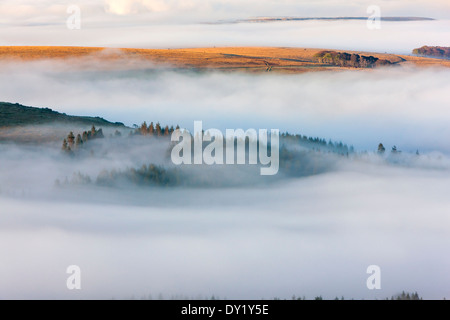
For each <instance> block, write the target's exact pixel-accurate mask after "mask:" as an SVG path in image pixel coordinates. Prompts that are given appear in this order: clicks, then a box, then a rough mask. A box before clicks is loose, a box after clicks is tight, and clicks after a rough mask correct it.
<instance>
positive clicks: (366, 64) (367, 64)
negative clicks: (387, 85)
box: [314, 51, 392, 68]
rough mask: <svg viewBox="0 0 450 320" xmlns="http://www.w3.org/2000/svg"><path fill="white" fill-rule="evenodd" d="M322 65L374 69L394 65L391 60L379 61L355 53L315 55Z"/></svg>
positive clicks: (322, 53) (320, 53) (325, 52)
mask: <svg viewBox="0 0 450 320" xmlns="http://www.w3.org/2000/svg"><path fill="white" fill-rule="evenodd" d="M314 57H315V58H317V59H318V61H319V62H320V63H326V64H331V65H335V66H339V67H352V68H374V67H378V66H384V65H390V64H392V63H391V62H390V61H389V60H386V59H379V58H376V57H374V56H363V55H359V54H354V53H351V54H350V53H347V52H336V51H321V52H319V53H316V54H315V55H314Z"/></svg>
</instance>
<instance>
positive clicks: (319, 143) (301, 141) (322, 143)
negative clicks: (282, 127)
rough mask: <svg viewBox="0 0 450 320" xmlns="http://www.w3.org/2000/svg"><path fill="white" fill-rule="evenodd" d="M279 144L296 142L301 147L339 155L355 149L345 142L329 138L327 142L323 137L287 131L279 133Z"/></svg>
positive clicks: (352, 151)
mask: <svg viewBox="0 0 450 320" xmlns="http://www.w3.org/2000/svg"><path fill="white" fill-rule="evenodd" d="M280 142H281V144H283V143H286V144H289V143H291V144H298V145H300V146H303V147H307V148H311V149H313V150H316V151H326V152H332V153H337V154H340V155H348V154H350V153H354V152H355V150H354V148H353V146H350V147H349V146H348V145H347V144H344V143H342V142H341V141H340V142H333V141H331V140H329V141H328V142H327V141H326V140H325V139H323V138H318V137H315V138H313V137H308V136H304V135H301V134H290V133H288V132H285V133H282V134H281V135H280Z"/></svg>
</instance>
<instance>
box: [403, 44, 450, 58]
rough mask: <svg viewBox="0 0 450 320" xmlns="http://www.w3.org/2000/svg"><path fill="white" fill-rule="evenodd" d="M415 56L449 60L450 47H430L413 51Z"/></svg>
mask: <svg viewBox="0 0 450 320" xmlns="http://www.w3.org/2000/svg"><path fill="white" fill-rule="evenodd" d="M412 53H413V54H417V55H420V56H427V57H434V58H447V59H450V47H429V46H423V47H420V48H417V49H414V50H413V51H412Z"/></svg>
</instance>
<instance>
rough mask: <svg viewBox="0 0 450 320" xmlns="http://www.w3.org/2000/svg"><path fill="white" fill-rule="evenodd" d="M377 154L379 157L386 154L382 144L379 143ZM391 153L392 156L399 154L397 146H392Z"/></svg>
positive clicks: (417, 153)
mask: <svg viewBox="0 0 450 320" xmlns="http://www.w3.org/2000/svg"><path fill="white" fill-rule="evenodd" d="M377 152H378V154H380V155H383V154H384V153H385V152H386V148H385V147H384V145H383V144H382V143H380V144H379V145H378V149H377ZM391 153H392V154H398V153H401V151H400V150H398V148H397V146H393V147H392V149H391ZM416 155H420V153H419V150H417V151H416Z"/></svg>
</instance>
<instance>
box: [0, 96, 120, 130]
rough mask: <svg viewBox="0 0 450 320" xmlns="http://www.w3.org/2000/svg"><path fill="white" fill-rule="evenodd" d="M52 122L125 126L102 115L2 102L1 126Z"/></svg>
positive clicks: (0, 110)
mask: <svg viewBox="0 0 450 320" xmlns="http://www.w3.org/2000/svg"><path fill="white" fill-rule="evenodd" d="M52 123H59V124H79V125H86V126H92V125H94V126H103V127H125V125H124V124H123V123H121V122H115V123H113V122H109V121H107V120H105V119H103V118H100V117H78V116H69V115H67V114H65V113H59V112H56V111H53V110H52V109H49V108H33V107H27V106H24V105H21V104H18V103H15V104H13V103H8V102H0V128H1V127H14V126H26V125H42V124H52Z"/></svg>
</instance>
